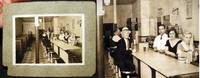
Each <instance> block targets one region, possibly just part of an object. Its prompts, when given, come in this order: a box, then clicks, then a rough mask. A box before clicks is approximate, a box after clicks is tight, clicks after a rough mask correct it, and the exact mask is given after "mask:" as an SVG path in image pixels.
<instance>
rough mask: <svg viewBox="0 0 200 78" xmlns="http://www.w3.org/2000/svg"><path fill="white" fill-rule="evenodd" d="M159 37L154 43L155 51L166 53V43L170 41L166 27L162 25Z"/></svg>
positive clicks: (159, 28)
mask: <svg viewBox="0 0 200 78" xmlns="http://www.w3.org/2000/svg"><path fill="white" fill-rule="evenodd" d="M158 30H159V35H158V36H156V38H155V40H154V42H153V48H154V51H159V52H164V50H165V43H166V41H167V40H168V36H167V34H165V26H164V25H160V26H159V27H158Z"/></svg>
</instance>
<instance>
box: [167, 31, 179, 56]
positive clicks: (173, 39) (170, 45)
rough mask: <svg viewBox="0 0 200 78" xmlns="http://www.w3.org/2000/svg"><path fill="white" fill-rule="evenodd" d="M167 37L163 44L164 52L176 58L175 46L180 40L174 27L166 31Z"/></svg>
mask: <svg viewBox="0 0 200 78" xmlns="http://www.w3.org/2000/svg"><path fill="white" fill-rule="evenodd" d="M168 37H169V40H167V42H166V44H165V47H166V49H165V53H166V54H167V55H170V56H173V57H175V58H177V46H178V44H179V43H180V42H181V40H180V39H178V34H177V32H176V30H175V29H170V30H169V31H168Z"/></svg>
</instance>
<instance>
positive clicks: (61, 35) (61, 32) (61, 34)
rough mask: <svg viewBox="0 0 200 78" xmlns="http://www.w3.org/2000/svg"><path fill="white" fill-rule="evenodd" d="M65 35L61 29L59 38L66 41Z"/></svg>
mask: <svg viewBox="0 0 200 78" xmlns="http://www.w3.org/2000/svg"><path fill="white" fill-rule="evenodd" d="M64 37H65V34H64V31H60V34H59V37H58V39H59V40H62V41H64V40H65V39H64Z"/></svg>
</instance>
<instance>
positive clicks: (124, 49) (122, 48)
mask: <svg viewBox="0 0 200 78" xmlns="http://www.w3.org/2000/svg"><path fill="white" fill-rule="evenodd" d="M130 33H131V31H130V30H129V29H128V28H127V27H124V28H122V31H120V30H119V29H116V30H114V36H113V37H112V42H113V45H112V48H114V49H113V50H114V51H113V52H112V53H111V56H112V57H113V59H114V62H115V64H116V65H117V66H118V67H119V68H120V71H121V73H122V77H123V76H124V75H123V72H127V71H128V72H132V73H133V72H135V66H134V64H133V56H132V50H131V48H130V37H129V36H130ZM133 74H134V73H133Z"/></svg>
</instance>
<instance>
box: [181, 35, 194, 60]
mask: <svg viewBox="0 0 200 78" xmlns="http://www.w3.org/2000/svg"><path fill="white" fill-rule="evenodd" d="M194 52H195V51H194V44H193V37H192V33H191V32H185V33H184V34H183V41H182V42H181V43H180V44H179V45H178V48H177V54H178V59H179V61H184V62H186V63H190V62H192V61H193V58H194V57H193V56H194V54H195V53H194Z"/></svg>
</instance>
